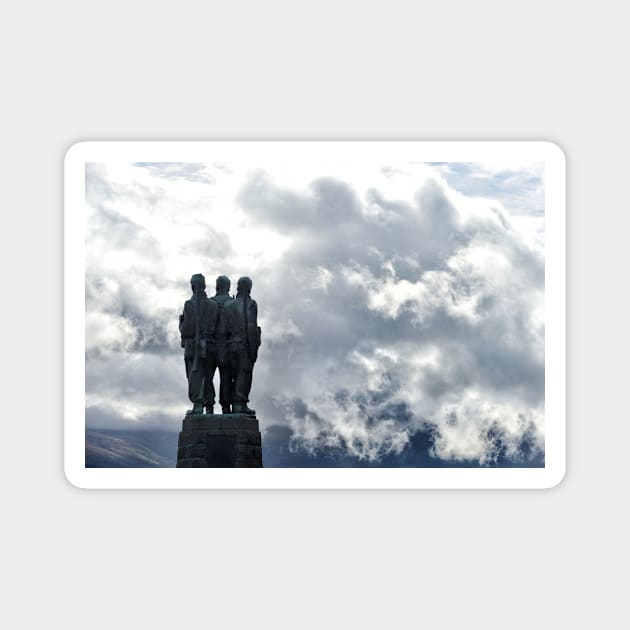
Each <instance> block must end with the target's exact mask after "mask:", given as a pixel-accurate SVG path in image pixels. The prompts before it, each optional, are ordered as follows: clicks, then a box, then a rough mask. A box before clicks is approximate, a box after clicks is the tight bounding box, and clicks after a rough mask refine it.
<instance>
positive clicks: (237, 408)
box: [233, 403, 256, 416]
mask: <svg viewBox="0 0 630 630" xmlns="http://www.w3.org/2000/svg"><path fill="white" fill-rule="evenodd" d="M233 407H234V413H244V414H246V415H248V416H255V415H256V412H255V411H254V410H253V409H250V408H249V407H248V406H247V404H246V403H234V405H233Z"/></svg>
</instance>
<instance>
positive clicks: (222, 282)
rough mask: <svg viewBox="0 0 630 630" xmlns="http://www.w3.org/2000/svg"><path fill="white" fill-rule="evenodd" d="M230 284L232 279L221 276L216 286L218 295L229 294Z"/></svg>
mask: <svg viewBox="0 0 630 630" xmlns="http://www.w3.org/2000/svg"><path fill="white" fill-rule="evenodd" d="M230 284H231V282H230V279H229V278H228V277H227V276H219V277H218V278H217V284H216V287H217V293H229V291H230Z"/></svg>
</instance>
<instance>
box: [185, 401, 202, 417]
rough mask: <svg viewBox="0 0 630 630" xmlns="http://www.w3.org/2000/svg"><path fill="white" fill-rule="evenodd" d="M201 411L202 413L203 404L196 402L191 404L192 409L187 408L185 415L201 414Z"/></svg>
mask: <svg viewBox="0 0 630 630" xmlns="http://www.w3.org/2000/svg"><path fill="white" fill-rule="evenodd" d="M202 413H203V405H198V404H197V403H195V404H194V405H193V408H192V409H189V410H188V411H187V412H186V415H187V416H194V415H196V414H202Z"/></svg>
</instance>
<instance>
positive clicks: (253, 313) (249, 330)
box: [220, 277, 261, 415]
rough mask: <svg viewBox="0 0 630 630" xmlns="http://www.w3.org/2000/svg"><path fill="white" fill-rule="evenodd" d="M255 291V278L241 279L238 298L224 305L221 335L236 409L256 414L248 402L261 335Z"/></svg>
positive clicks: (236, 410) (233, 408) (237, 292)
mask: <svg viewBox="0 0 630 630" xmlns="http://www.w3.org/2000/svg"><path fill="white" fill-rule="evenodd" d="M251 290H252V281H251V279H250V278H248V277H242V278H239V281H238V283H237V286H236V298H235V299H233V300H231V301H228V302H226V303H225V304H224V306H223V311H222V313H221V326H220V328H221V332H220V335H221V337H222V338H224V339H225V344H226V354H227V359H228V363H229V367H230V371H231V378H232V396H231V399H232V411H233V413H245V414H249V415H255V414H256V412H255V411H254V410H253V409H250V408H249V407H248V406H247V403H248V402H249V392H250V390H251V387H252V373H253V370H254V363H255V362H256V359H257V358H258V347H259V346H260V337H261V334H260V328H259V327H258V305H257V304H256V301H255V300H253V299H252V298H251V296H250V293H251Z"/></svg>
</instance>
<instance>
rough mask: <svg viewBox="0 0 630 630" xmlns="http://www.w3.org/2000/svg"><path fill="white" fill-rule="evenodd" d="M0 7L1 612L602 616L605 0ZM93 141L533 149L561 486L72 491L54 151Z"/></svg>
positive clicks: (617, 537)
mask: <svg viewBox="0 0 630 630" xmlns="http://www.w3.org/2000/svg"><path fill="white" fill-rule="evenodd" d="M0 13H1V14H0V31H1V36H0V48H1V51H0V52H1V54H0V60H1V61H0V64H2V76H3V87H4V88H5V89H4V96H3V101H2V112H3V115H2V117H1V118H0V127H1V129H0V131H1V135H0V137H1V138H2V145H1V148H0V159H1V160H2V163H1V167H2V174H3V177H2V201H3V204H2V206H3V207H2V210H3V215H2V220H3V230H2V248H1V249H0V251H1V254H2V287H3V291H4V296H5V306H4V308H3V311H2V321H1V324H2V326H1V328H0V330H2V349H3V372H2V377H3V402H4V414H3V427H4V432H3V440H2V446H3V448H2V459H1V462H2V469H3V474H2V485H3V497H4V505H3V508H4V509H3V518H2V526H3V527H2V528H3V535H2V559H3V562H2V573H3V574H4V577H5V583H4V584H5V586H4V596H5V597H4V600H5V602H6V603H5V604H4V606H3V608H2V611H1V612H0V617H1V619H0V621H2V622H3V625H4V626H7V627H12V628H21V627H29V628H31V627H42V626H47V625H50V624H52V623H54V622H58V623H59V624H62V625H63V626H64V627H66V628H84V627H86V626H87V627H90V628H94V629H98V628H112V627H120V628H125V627H152V628H173V627H186V626H189V627H193V626H194V627H200V626H207V625H210V624H211V625H212V626H218V625H222V626H226V627H245V626H249V625H253V626H256V627H265V628H266V627H274V628H295V627H301V628H322V627H374V628H377V627H378V628H382V627H408V626H411V625H418V626H420V625H422V626H425V627H445V628H450V627H458V626H460V625H463V624H466V626H468V627H486V628H504V627H511V628H526V627H531V626H536V627H541V626H542V627H553V626H563V627H567V626H569V627H570V626H572V625H575V624H578V623H579V625H580V627H591V626H598V627H622V626H623V625H625V624H626V623H627V619H626V617H627V611H626V607H625V606H624V605H623V602H622V596H623V595H625V589H624V585H625V584H624V577H625V572H626V569H625V567H626V564H627V560H628V545H627V529H628V518H627V515H626V510H625V507H626V503H627V492H626V488H625V484H624V478H625V476H626V475H624V473H625V472H626V467H625V461H624V459H625V458H624V455H623V453H624V452H625V449H626V447H627V446H626V445H627V443H628V423H627V415H628V414H627V412H626V411H625V398H626V391H627V386H626V380H627V365H626V361H625V354H626V352H627V348H628V333H627V331H626V326H627V322H628V319H629V317H628V316H629V309H628V305H627V299H626V295H625V294H626V291H627V280H626V277H625V273H624V271H625V268H626V266H627V265H626V260H625V259H626V252H627V239H628V225H629V221H628V212H627V210H628V208H627V191H626V188H627V186H626V173H627V168H628V164H627V159H626V156H627V147H628V141H629V140H630V138H629V127H628V124H627V119H626V115H627V111H629V109H630V107H629V105H630V103H629V102H628V101H629V98H628V95H627V90H625V87H626V86H625V83H626V81H625V80H624V77H625V66H624V63H623V60H624V58H627V56H628V52H629V51H628V48H629V45H628V39H627V37H626V32H625V31H626V24H627V21H626V19H624V18H625V16H624V15H622V9H620V8H619V6H618V5H617V4H616V3H612V2H605V1H604V2H601V3H598V5H597V8H596V9H594V8H592V7H591V5H588V4H585V5H576V4H575V3H554V4H550V3H548V2H528V3H527V4H518V5H517V4H512V3H509V4H508V3H504V2H477V3H464V2H452V3H442V4H432V5H431V6H430V8H425V7H423V5H421V4H420V3H410V2H409V3H403V2H393V1H390V2H388V3H359V2H347V3H343V4H342V3H339V2H335V3H332V2H323V1H320V2H318V3H312V4H309V5H302V4H301V3H289V2H265V3H257V4H253V3H252V4H251V5H246V4H242V3H239V2H231V3H221V4H211V3H204V4H201V3H190V2H180V3H178V4H177V5H174V4H172V3H155V2H152V3H149V2H136V3H133V4H132V3H129V2H125V3H122V2H116V1H112V2H109V3H107V4H92V3H79V2H57V3H43V2H40V3H30V4H27V3H22V4H19V5H18V4H16V3H12V4H7V5H6V6H4V7H3V9H1V10H0ZM117 138H119V139H212V138H217V139H219V138H220V139H229V138H253V139H256V138H348V139H356V138H376V139H379V138H391V139H406V138H413V139H547V140H552V141H555V142H557V143H558V144H560V146H562V147H563V148H564V150H565V151H566V154H567V160H568V173H569V185H568V203H569V212H568V237H569V239H568V243H569V248H568V268H569V280H568V290H569V297H568V348H569V350H568V359H567V362H568V473H567V476H566V479H565V480H564V482H563V483H562V485H560V486H559V487H558V488H556V489H554V490H551V491H545V492H543V491H540V492H538V491H528V492H515V491H514V492H507V491H501V492H482V491H477V492H459V491H452V492H446V491H439V492H438V491H434V492H193V491H189V492H166V491H153V492H149V491H134V492H130V491H128V492H122V491H103V492H87V491H80V490H77V489H75V488H73V487H71V486H70V485H69V484H68V483H67V482H66V480H65V479H64V476H63V471H62V457H63V452H62V434H63V432H62V420H63V418H62V414H63V411H62V403H63V401H62V336H61V330H62V317H63V313H62V159H63V153H64V151H65V149H66V148H67V147H68V146H69V145H70V144H72V143H73V142H75V141H77V140H82V139H117ZM35 307H37V308H35ZM33 331H34V332H33ZM622 589H623V591H622Z"/></svg>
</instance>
